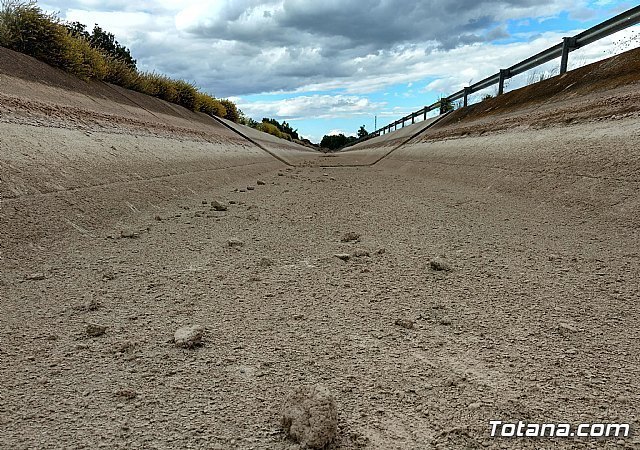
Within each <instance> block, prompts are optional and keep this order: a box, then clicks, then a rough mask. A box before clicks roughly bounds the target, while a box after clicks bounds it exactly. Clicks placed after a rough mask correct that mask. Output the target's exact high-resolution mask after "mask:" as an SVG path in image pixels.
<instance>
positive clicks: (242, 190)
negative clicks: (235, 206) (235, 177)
mask: <svg viewBox="0 0 640 450" xmlns="http://www.w3.org/2000/svg"><path fill="white" fill-rule="evenodd" d="M238 192H247V190H246V189H240V190H239V191H238Z"/></svg>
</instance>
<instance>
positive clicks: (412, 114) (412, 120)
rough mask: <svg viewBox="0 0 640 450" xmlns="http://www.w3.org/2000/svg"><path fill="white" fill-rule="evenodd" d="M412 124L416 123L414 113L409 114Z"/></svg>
mask: <svg viewBox="0 0 640 450" xmlns="http://www.w3.org/2000/svg"><path fill="white" fill-rule="evenodd" d="M414 123H416V115H415V113H411V124H412V125H413V124H414Z"/></svg>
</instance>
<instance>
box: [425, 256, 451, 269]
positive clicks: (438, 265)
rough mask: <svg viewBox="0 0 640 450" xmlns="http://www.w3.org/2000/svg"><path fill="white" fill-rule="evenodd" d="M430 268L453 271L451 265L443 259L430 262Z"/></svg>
mask: <svg viewBox="0 0 640 450" xmlns="http://www.w3.org/2000/svg"><path fill="white" fill-rule="evenodd" d="M429 266H430V267H431V269H433V270H436V271H443V272H450V271H451V270H452V267H451V264H449V262H448V261H446V260H444V259H442V258H433V259H432V260H431V261H429Z"/></svg>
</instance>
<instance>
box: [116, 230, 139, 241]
mask: <svg viewBox="0 0 640 450" xmlns="http://www.w3.org/2000/svg"><path fill="white" fill-rule="evenodd" d="M120 237H121V238H125V239H136V238H139V237H140V235H139V234H138V233H136V232H135V231H131V230H126V231H121V232H120Z"/></svg>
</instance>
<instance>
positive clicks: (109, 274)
mask: <svg viewBox="0 0 640 450" xmlns="http://www.w3.org/2000/svg"><path fill="white" fill-rule="evenodd" d="M115 278H116V274H115V272H114V271H113V270H111V269H106V270H105V271H103V272H102V281H111V280H115Z"/></svg>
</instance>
